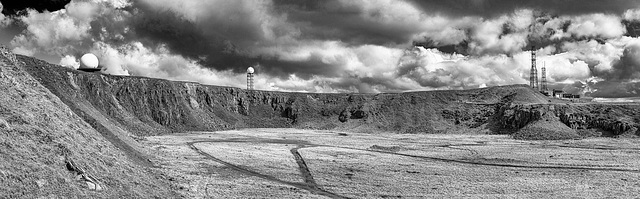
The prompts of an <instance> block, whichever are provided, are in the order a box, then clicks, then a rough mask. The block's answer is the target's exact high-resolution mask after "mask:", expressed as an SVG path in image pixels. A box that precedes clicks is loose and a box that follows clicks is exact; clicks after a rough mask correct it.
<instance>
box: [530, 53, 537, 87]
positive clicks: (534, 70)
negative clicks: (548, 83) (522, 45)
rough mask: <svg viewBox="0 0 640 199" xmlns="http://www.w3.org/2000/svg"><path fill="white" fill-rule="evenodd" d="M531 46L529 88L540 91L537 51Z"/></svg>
mask: <svg viewBox="0 0 640 199" xmlns="http://www.w3.org/2000/svg"><path fill="white" fill-rule="evenodd" d="M535 48H536V47H535V46H531V75H529V86H531V88H533V89H535V90H538V69H537V68H536V50H535Z"/></svg>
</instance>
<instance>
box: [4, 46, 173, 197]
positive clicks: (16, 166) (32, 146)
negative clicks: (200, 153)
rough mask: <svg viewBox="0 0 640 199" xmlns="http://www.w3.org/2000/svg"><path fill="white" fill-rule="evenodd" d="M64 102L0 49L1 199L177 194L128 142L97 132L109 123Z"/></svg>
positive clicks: (16, 60) (168, 195) (17, 60)
mask: <svg viewBox="0 0 640 199" xmlns="http://www.w3.org/2000/svg"><path fill="white" fill-rule="evenodd" d="M65 104H66V103H64V102H63V101H62V100H60V99H59V97H57V96H56V95H54V94H53V93H51V92H50V91H49V89H47V88H45V87H44V86H43V85H42V84H41V83H40V82H39V81H38V80H36V79H34V78H33V77H32V76H31V75H29V73H27V72H25V71H24V65H23V63H22V62H21V61H20V59H17V57H16V56H15V55H13V54H12V53H10V52H9V50H7V49H5V48H0V160H1V161H0V187H1V188H0V198H154V197H157V198H160V197H168V198H177V197H180V195H178V194H177V193H176V192H175V191H173V190H175V188H177V187H175V186H174V185H172V184H170V183H168V181H167V180H166V179H165V178H164V176H163V175H161V174H160V173H159V172H158V171H157V170H154V169H152V168H151V167H150V166H152V165H150V163H149V162H148V161H147V159H146V158H145V157H144V156H141V155H140V154H139V153H136V152H135V151H132V150H127V149H131V148H132V147H134V146H133V145H126V144H123V143H125V142H128V141H130V142H134V141H133V140H131V138H127V137H123V138H121V139H120V138H117V137H114V136H115V134H108V133H105V132H106V131H102V129H100V128H96V127H98V125H97V124H100V127H104V126H105V125H107V123H105V122H104V121H102V120H100V118H98V117H79V115H78V114H77V113H82V112H80V111H79V110H81V109H78V108H76V109H75V110H74V109H70V108H69V107H68V106H67V105H65ZM77 107H80V108H82V107H84V106H81V105H80V106H77ZM82 110H88V109H82ZM88 113H90V112H88ZM96 121H97V122H96ZM91 122H95V123H94V124H90V123H91ZM109 133H110V132H109ZM127 139H128V140H127ZM125 145H126V146H125ZM127 146H128V148H127ZM123 148H124V150H123ZM124 171H126V172H124Z"/></svg>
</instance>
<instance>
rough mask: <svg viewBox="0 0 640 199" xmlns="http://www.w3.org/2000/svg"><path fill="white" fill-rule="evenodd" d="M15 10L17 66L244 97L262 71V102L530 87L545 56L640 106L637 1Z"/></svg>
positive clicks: (194, 1) (239, 1) (284, 1)
mask: <svg viewBox="0 0 640 199" xmlns="http://www.w3.org/2000/svg"><path fill="white" fill-rule="evenodd" d="M43 2H46V1H43ZM3 4H5V3H4V2H3ZM7 7H9V9H5V10H4V11H3V14H4V15H1V16H0V22H1V23H0V24H2V26H1V27H4V28H3V29H2V31H1V32H0V33H2V34H0V39H3V38H2V37H10V38H8V39H7V38H4V40H8V41H10V42H8V44H9V45H10V46H11V48H12V49H13V51H14V52H16V53H20V54H26V55H32V56H36V57H41V58H43V59H46V60H48V61H50V62H53V63H59V64H60V65H65V66H68V67H77V63H78V62H77V58H78V57H80V56H81V55H82V54H84V53H87V52H91V53H94V54H96V55H97V56H98V57H99V58H100V61H101V66H102V67H104V68H105V69H104V70H103V71H104V72H106V73H109V74H114V75H137V76H147V77H156V78H165V79H172V80H181V81H195V82H200V83H205V84H214V85H222V86H235V87H244V84H245V75H244V71H245V70H246V68H247V67H249V66H254V67H255V68H256V70H257V73H256V74H257V75H258V76H257V80H256V81H258V84H257V85H258V88H259V89H265V90H281V91H303V92H371V93H375V92H402V91H410V90H429V89H465V88H478V87H485V86H496V85H507V84H527V83H528V79H529V68H530V65H531V61H530V53H531V52H530V49H531V48H532V47H534V46H535V47H536V48H535V50H536V51H537V53H538V60H539V62H538V66H539V67H542V66H543V65H544V66H546V68H547V72H548V74H547V76H548V78H547V79H548V80H549V82H551V84H552V85H553V86H554V88H565V90H572V91H571V92H574V91H573V90H575V92H584V93H589V94H592V95H595V96H608V97H611V96H614V97H615V96H618V95H619V96H640V94H638V93H637V90H638V88H640V87H638V86H639V84H638V83H637V82H638V81H640V80H639V79H640V74H639V66H640V45H638V41H637V40H638V39H637V38H636V36H637V35H638V33H640V2H638V1H636V0H613V1H607V2H606V3H603V2H602V1H597V0H563V1H555V0H553V1H552V0H542V1H525V0H451V1H435V0H420V1H417V0H415V1H413V0H377V1H372V0H327V1H312V0H236V1H227V0H184V1H171V0H73V1H70V2H69V1H52V2H50V4H46V5H45V4H39V3H35V4H21V5H18V4H11V5H10V6H7ZM15 32H18V34H15ZM12 33H13V34H12ZM595 80H597V81H595ZM586 90H588V91H586ZM605 91H606V93H605Z"/></svg>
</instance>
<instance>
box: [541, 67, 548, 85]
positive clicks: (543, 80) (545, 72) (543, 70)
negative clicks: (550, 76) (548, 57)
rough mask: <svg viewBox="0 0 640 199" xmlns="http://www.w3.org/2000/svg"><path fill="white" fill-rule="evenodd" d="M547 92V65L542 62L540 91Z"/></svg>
mask: <svg viewBox="0 0 640 199" xmlns="http://www.w3.org/2000/svg"><path fill="white" fill-rule="evenodd" d="M547 90H548V88H547V63H546V62H542V91H547Z"/></svg>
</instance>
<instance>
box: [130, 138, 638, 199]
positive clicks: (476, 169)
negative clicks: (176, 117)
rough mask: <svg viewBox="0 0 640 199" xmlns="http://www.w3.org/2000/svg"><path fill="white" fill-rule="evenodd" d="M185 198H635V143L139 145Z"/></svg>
mask: <svg viewBox="0 0 640 199" xmlns="http://www.w3.org/2000/svg"><path fill="white" fill-rule="evenodd" d="M141 142H142V143H143V145H145V146H146V147H149V148H151V151H152V152H153V153H154V155H155V156H156V158H153V159H152V162H153V163H154V164H155V165H156V166H158V167H160V168H161V169H162V170H164V171H165V173H166V174H167V175H168V176H169V179H170V180H171V181H174V182H175V183H177V184H179V185H180V187H181V189H182V192H183V194H184V195H186V196H188V197H191V198H465V197H472V198H514V197H515V198H605V197H614V198H637V197H640V167H639V166H640V153H639V151H640V140H638V139H624V138H622V139H621V138H590V139H584V140H564V141H521V140H514V139H512V138H510V137H509V136H506V135H475V134H474V135H471V134H462V135H460V134H456V135H450V134H418V135H416V134H386V133H375V134H360V133H344V132H336V131H317V130H300V129H242V130H232V131H219V132H193V133H185V134H173V135H164V136H153V137H146V138H145V139H144V140H142V141H141Z"/></svg>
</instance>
